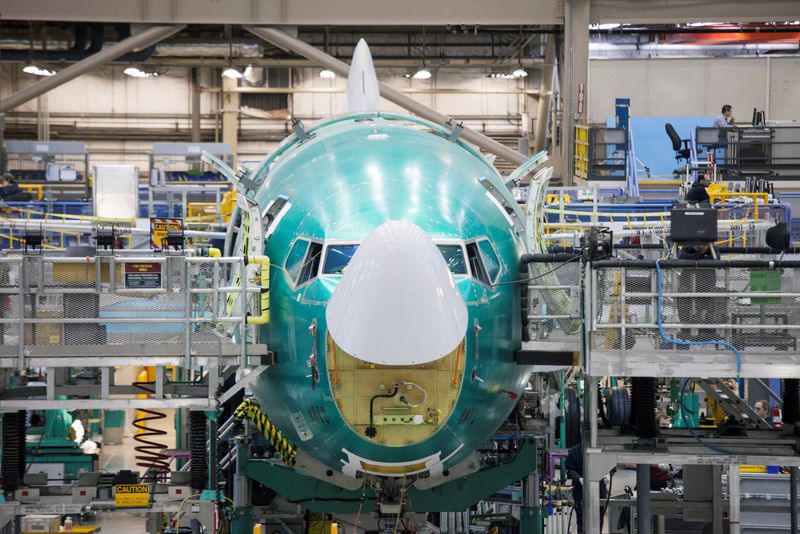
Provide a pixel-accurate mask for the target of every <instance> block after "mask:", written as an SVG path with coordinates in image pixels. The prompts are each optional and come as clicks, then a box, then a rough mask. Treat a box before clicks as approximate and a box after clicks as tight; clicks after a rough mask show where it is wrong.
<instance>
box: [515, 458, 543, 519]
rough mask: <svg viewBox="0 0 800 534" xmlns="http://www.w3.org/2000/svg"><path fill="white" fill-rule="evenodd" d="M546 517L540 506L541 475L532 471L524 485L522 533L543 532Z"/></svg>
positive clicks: (521, 510) (520, 517)
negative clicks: (543, 515)
mask: <svg viewBox="0 0 800 534" xmlns="http://www.w3.org/2000/svg"><path fill="white" fill-rule="evenodd" d="M543 521H544V518H543V517H542V508H541V507H540V506H539V476H538V474H536V473H531V474H530V475H528V476H527V477H526V478H525V485H524V486H523V506H522V508H521V509H520V515H519V527H520V529H519V531H520V534H541V532H542V529H543V525H544V523H543Z"/></svg>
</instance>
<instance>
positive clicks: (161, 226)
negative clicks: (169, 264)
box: [150, 218, 183, 251]
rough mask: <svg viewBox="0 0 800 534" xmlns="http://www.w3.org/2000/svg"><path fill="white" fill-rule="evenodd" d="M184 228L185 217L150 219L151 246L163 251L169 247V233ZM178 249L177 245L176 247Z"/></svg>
mask: <svg viewBox="0 0 800 534" xmlns="http://www.w3.org/2000/svg"><path fill="white" fill-rule="evenodd" d="M182 230H183V219H156V218H152V219H150V248H151V249H153V250H156V251H161V250H163V249H165V248H168V247H167V243H166V240H167V233H168V232H180V231H182ZM175 248H176V250H177V247H175Z"/></svg>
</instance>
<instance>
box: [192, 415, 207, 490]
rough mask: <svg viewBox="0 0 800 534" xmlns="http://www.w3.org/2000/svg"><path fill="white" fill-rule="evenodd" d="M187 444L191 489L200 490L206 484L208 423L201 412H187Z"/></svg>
mask: <svg viewBox="0 0 800 534" xmlns="http://www.w3.org/2000/svg"><path fill="white" fill-rule="evenodd" d="M189 446H190V451H191V454H192V463H191V484H192V489H194V490H202V489H204V488H205V487H206V486H207V485H208V424H207V421H206V414H204V413H203V412H199V411H191V412H189Z"/></svg>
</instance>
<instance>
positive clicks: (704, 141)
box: [694, 126, 720, 146]
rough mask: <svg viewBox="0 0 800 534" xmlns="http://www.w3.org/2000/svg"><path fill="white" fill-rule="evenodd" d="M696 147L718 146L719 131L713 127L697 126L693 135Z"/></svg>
mask: <svg viewBox="0 0 800 534" xmlns="http://www.w3.org/2000/svg"><path fill="white" fill-rule="evenodd" d="M694 138H695V141H696V142H697V144H698V145H702V146H714V145H719V144H720V136H719V129H717V128H714V127H710V128H709V127H705V126H698V127H697V129H696V130H695V134H694Z"/></svg>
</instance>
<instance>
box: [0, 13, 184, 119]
mask: <svg viewBox="0 0 800 534" xmlns="http://www.w3.org/2000/svg"><path fill="white" fill-rule="evenodd" d="M185 27H186V25H184V24H181V25H176V26H151V27H149V28H147V29H146V30H144V31H142V32H140V33H138V34H136V35H133V36H131V37H129V38H127V39H125V40H124V41H120V42H118V43H116V44H115V45H113V46H110V47H108V48H105V49H103V50H101V51H99V52H97V53H96V54H92V55H91V56H89V57H87V58H86V59H83V60H81V61H79V62H77V63H73V64H72V65H70V66H69V67H67V68H65V69H64V70H61V71H59V72H58V73H57V74H55V75H54V76H49V77H47V78H43V79H42V80H39V81H38V82H36V83H34V84H33V85H30V86H28V87H26V88H25V89H22V90H20V91H17V92H16V93H14V94H13V95H11V96H9V97H8V98H5V99H3V100H0V113H3V112H6V111H8V110H10V109H14V108H15V107H17V106H19V105H21V104H24V103H25V102H27V101H29V100H32V99H34V98H36V97H37V96H41V95H43V94H44V93H46V92H48V91H50V90H52V89H55V88H56V87H58V86H59V85H61V84H64V83H66V82H68V81H70V80H72V79H74V78H77V77H78V76H80V75H81V74H85V73H87V72H89V71H90V70H92V69H95V68H97V67H99V66H101V65H104V64H105V63H108V62H109V61H113V60H115V59H117V58H119V57H120V56H124V55H125V54H127V53H128V52H131V51H133V50H136V49H141V48H147V47H149V46H151V45H153V44H155V43H157V42H159V41H161V40H163V39H166V38H167V37H170V36H171V35H174V34H176V33H178V32H179V31H181V30H182V29H183V28H185Z"/></svg>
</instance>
